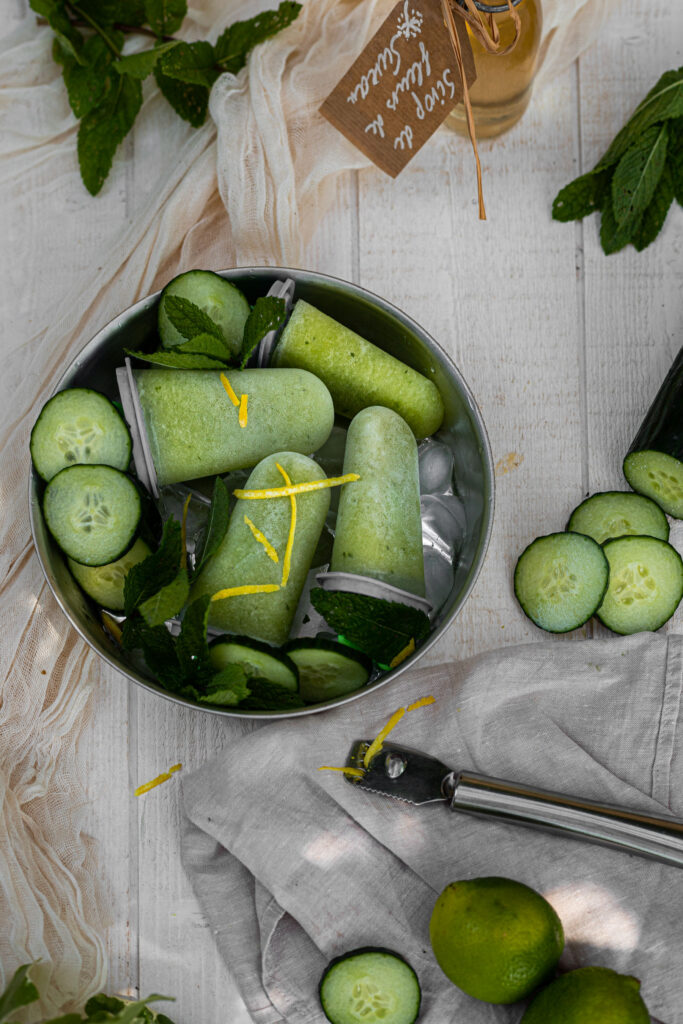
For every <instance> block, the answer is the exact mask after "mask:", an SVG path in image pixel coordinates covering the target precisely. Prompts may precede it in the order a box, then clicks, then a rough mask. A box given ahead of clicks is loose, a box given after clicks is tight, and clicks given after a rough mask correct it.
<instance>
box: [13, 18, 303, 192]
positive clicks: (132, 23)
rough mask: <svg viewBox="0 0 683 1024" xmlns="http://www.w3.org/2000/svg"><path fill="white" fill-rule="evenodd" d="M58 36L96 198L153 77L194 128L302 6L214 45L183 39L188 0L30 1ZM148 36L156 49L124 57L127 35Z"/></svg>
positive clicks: (87, 179) (234, 31) (240, 28)
mask: <svg viewBox="0 0 683 1024" xmlns="http://www.w3.org/2000/svg"><path fill="white" fill-rule="evenodd" d="M29 2H30V5H31V8H32V9H33V10H34V11H35V12H36V14H37V15H39V18H40V19H41V20H42V21H43V22H45V23H47V24H48V25H49V26H50V28H51V29H52V31H53V32H54V35H55V49H54V54H53V55H54V58H55V61H56V62H57V63H58V64H60V65H61V66H62V71H63V76H64V82H65V85H66V87H67V91H68V95H69V103H70V104H71V108H72V110H73V112H74V114H75V116H76V117H77V118H79V119H80V120H81V124H80V127H79V133H78V161H79V166H80V171H81V178H82V179H83V183H84V185H85V187H86V188H87V189H88V191H89V192H90V193H91V194H92V195H97V194H98V192H100V190H101V188H102V186H103V184H104V182H105V180H106V178H107V176H108V174H109V171H110V169H111V166H112V162H113V159H114V154H115V152H116V150H117V149H118V147H119V146H120V144H121V142H122V141H123V139H124V138H125V137H126V135H127V134H128V132H129V131H130V130H131V128H132V126H133V124H134V122H135V118H136V117H137V114H138V112H139V110H140V107H141V106H142V93H141V88H140V87H141V82H142V81H143V79H145V78H147V77H148V76H149V75H150V74H152V73H153V74H154V77H155V79H156V82H157V85H158V87H159V89H160V90H161V93H162V95H163V96H164V97H165V98H166V100H168V102H169V103H170V104H171V106H172V107H173V109H174V110H175V111H176V113H177V114H179V116H180V117H182V118H183V119H184V120H186V121H188V122H189V123H190V124H191V125H192V126H193V127H195V128H199V127H200V126H201V125H202V124H203V123H204V121H205V120H206V114H207V110H208V104H209V91H210V89H211V86H212V85H213V84H214V82H215V81H216V79H217V78H218V77H219V76H220V75H221V74H223V72H225V71H230V72H232V73H233V74H235V73H236V72H237V71H239V70H240V68H242V67H244V65H245V63H246V61H247V57H248V55H249V53H250V52H251V50H252V49H253V48H254V46H256V45H257V44H258V43H261V42H263V41H264V40H265V39H267V38H269V37H270V36H272V35H275V33H277V32H280V31H281V30H282V29H283V28H286V27H287V25H290V24H291V23H292V22H293V21H294V20H295V19H296V17H297V16H298V14H299V11H300V9H301V5H300V4H298V3H293V2H291V0H284V2H283V3H281V4H280V6H279V7H278V8H277V10H274V11H264V12H263V13H262V14H259V15H257V16H256V17H255V18H248V19H246V20H244V21H237V22H234V23H233V24H232V25H230V26H229V27H228V28H227V29H226V30H225V31H224V32H223V34H222V35H221V36H220V37H219V39H218V40H217V43H216V45H215V46H212V45H211V43H209V42H207V41H205V40H197V41H195V42H192V43H187V42H184V41H183V40H180V39H176V38H175V36H174V33H175V32H177V31H178V30H179V29H180V28H181V26H182V23H183V20H184V18H185V16H186V14H187V2H186V0H79V2H77V0H29ZM129 35H133V36H136V35H137V36H141V35H142V36H148V37H150V38H151V39H152V40H153V43H152V45H151V47H150V48H149V49H146V50H141V51H140V52H138V53H135V54H126V55H125V56H124V54H123V53H122V48H123V39H124V37H125V36H129Z"/></svg>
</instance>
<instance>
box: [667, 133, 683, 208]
mask: <svg viewBox="0 0 683 1024" xmlns="http://www.w3.org/2000/svg"><path fill="white" fill-rule="evenodd" d="M667 161H668V163H669V167H670V169H671V177H672V181H673V189H674V198H675V200H676V202H677V203H679V204H680V205H681V206H683V117H679V118H678V119H677V120H676V121H671V123H670V124H669V149H668V156H667Z"/></svg>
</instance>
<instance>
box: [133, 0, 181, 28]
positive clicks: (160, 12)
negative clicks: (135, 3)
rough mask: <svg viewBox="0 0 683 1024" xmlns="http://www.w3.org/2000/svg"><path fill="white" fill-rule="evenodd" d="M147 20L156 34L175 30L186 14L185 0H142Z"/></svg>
mask: <svg viewBox="0 0 683 1024" xmlns="http://www.w3.org/2000/svg"><path fill="white" fill-rule="evenodd" d="M144 2H145V14H146V15H147V22H148V24H149V26H150V28H152V29H153V30H154V31H155V32H156V34H157V35H158V36H171V35H173V33H174V32H177V31H178V29H179V28H180V26H181V25H182V23H183V18H184V17H185V15H186V14H187V3H186V0H144Z"/></svg>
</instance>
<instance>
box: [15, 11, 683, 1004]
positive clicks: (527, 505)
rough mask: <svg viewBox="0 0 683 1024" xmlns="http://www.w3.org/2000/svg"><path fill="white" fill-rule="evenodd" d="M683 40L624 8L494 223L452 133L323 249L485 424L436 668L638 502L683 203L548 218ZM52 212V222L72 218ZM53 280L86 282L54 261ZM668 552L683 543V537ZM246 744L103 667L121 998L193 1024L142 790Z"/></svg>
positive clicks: (216, 983) (219, 986)
mask: <svg viewBox="0 0 683 1024" xmlns="http://www.w3.org/2000/svg"><path fill="white" fill-rule="evenodd" d="M311 2H312V0H311ZM681 44H683V19H682V16H681V11H680V9H679V4H678V3H676V0H625V2H624V4H623V8H622V12H621V15H620V16H618V17H616V18H613V19H612V21H611V23H610V24H609V25H608V26H607V28H606V30H605V32H604V34H603V36H602V38H601V39H600V41H599V42H598V43H597V45H596V46H594V47H593V49H592V50H591V51H590V52H589V53H588V54H587V55H586V56H585V57H583V58H582V59H581V60H580V61H578V62H577V64H576V65H575V66H574V67H572V68H571V69H570V70H569V71H568V72H567V73H566V74H564V75H563V76H562V77H561V78H560V79H558V80H556V81H555V82H554V83H553V84H552V85H551V86H549V87H547V88H546V89H545V90H544V91H543V92H542V93H540V94H538V95H537V96H536V98H535V100H534V102H533V104H532V106H531V108H530V110H529V111H528V113H527V115H526V117H525V118H524V120H523V122H522V123H521V124H520V125H518V126H517V127H516V128H515V129H514V130H513V131H512V132H511V133H510V134H508V135H507V136H505V137H504V138H502V139H500V140H498V141H495V142H493V143H484V144H482V145H481V154H482V163H483V168H484V182H485V190H486V201H487V208H488V213H489V218H490V219H489V221H488V222H487V223H485V224H482V223H479V221H478V220H477V208H476V198H475V178H474V170H473V159H472V154H471V150H470V147H469V145H468V144H467V143H465V142H464V141H463V140H462V139H460V138H458V137H456V136H454V135H451V134H450V133H447V132H444V131H441V132H439V133H438V134H437V136H436V137H435V138H434V139H433V140H432V141H431V142H430V143H429V144H428V145H427V146H426V147H425V149H424V150H423V151H422V152H421V153H420V154H419V155H418V156H417V157H416V158H415V159H414V161H413V162H412V163H411V164H410V165H409V167H408V169H407V170H406V171H405V172H404V173H403V174H402V175H401V176H400V177H399V178H398V179H397V180H396V181H391V180H390V179H389V178H387V177H385V176H383V175H382V174H381V173H380V172H376V171H367V172H363V173H360V174H356V175H351V176H349V178H348V180H346V181H345V182H344V184H343V186H342V187H341V188H340V190H339V196H338V202H337V204H336V207H335V209H334V210H333V211H332V212H331V214H330V215H329V216H328V218H327V219H326V221H325V223H324V224H323V226H322V228H321V229H320V231H319V233H318V236H317V238H316V240H315V243H314V245H313V246H312V247H311V249H310V252H309V254H308V266H309V267H310V268H312V269H315V270H320V271H324V272H326V273H330V274H334V275H337V276H339V277H342V278H347V279H350V280H352V281H355V282H358V283H360V284H362V285H363V286H365V287H366V288H369V289H370V290H372V291H374V292H377V293H379V294H380V295H383V296H385V297H386V298H387V299H389V300H391V301H392V302H394V303H395V304H396V305H398V306H400V307H401V308H403V309H404V310H405V311H406V312H407V313H409V314H410V315H412V316H413V317H414V318H415V319H416V320H418V321H419V322H420V323H422V324H423V325H424V326H425V327H426V329H427V330H428V331H430V332H431V333H432V335H433V336H434V337H435V338H436V339H437V340H438V341H439V342H440V343H441V345H443V346H444V347H445V348H446V349H447V350H448V351H449V352H450V353H451V355H452V356H453V358H454V359H455V361H456V363H457V364H458V366H459V368H460V369H461V371H462V372H463V374H464V376H465V378H466V379H467V381H468V382H469V384H470V386H471V388H472V390H473V392H474V394H475V396H476V398H477V401H478V403H479V406H480V408H481V411H482V413H483V416H484V419H485V421H486V424H487V427H488V431H489V436H490V440H491V445H492V448H493V454H494V461H495V463H496V484H497V495H496V518H495V528H494V533H493V539H492V541H491V545H490V548H489V553H488V558H487V561H486V564H485V566H484V569H483V571H482V573H481V575H480V578H479V580H478V582H477V585H476V588H475V590H474V593H473V595H472V597H471V598H470V600H469V601H468V603H467V605H466V607H465V608H464V610H463V611H462V612H461V614H460V616H459V618H458V619H457V620H456V622H455V624H454V625H453V626H452V627H451V629H450V630H449V631H448V633H447V635H446V636H445V637H444V638H443V639H442V640H441V642H440V643H439V644H438V645H437V646H436V647H435V648H433V649H432V651H431V652H430V653H429V655H428V656H427V658H426V663H432V664H436V663H439V662H441V661H443V660H450V659H454V658H463V657H465V656H469V655H472V654H475V653H477V652H480V651H483V650H486V649H488V648H492V647H496V646H499V645H501V644H515V643H520V642H524V641H532V640H537V639H540V638H541V635H542V634H541V633H540V631H538V630H536V629H535V628H534V626H533V625H532V624H531V623H530V622H529V621H528V620H527V619H525V618H524V616H523V615H522V613H521V611H520V609H519V608H518V606H517V605H516V603H515V600H514V597H513V593H512V587H511V576H512V569H513V566H514V562H515V559H516V557H517V555H518V554H519V552H520V551H521V550H522V548H523V547H524V546H525V545H526V544H527V543H528V542H529V541H530V540H531V539H532V538H533V537H534V536H537V535H539V534H542V533H547V532H550V531H552V530H559V529H562V528H563V527H564V525H565V523H566V520H567V518H568V514H569V512H570V511H571V509H572V508H574V506H575V505H577V504H578V503H579V501H580V500H581V499H582V498H583V497H584V496H585V495H587V494H588V493H589V492H594V491H597V490H604V489H608V488H617V489H623V488H624V487H625V482H624V480H623V478H622V476H621V472H620V464H621V458H622V456H623V453H624V452H625V451H626V449H627V446H628V442H629V441H630V440H631V437H632V435H633V433H634V431H635V428H636V427H637V425H638V423H639V421H640V419H641V418H642V415H643V413H644V412H645V409H646V408H647V406H648V404H649V402H650V400H651V398H652V396H653V395H654V393H655V391H656V389H657V387H658V385H659V383H660V382H661V380H662V379H663V377H664V375H665V373H666V371H667V369H668V367H669V365H670V364H671V362H672V359H673V357H674V355H675V353H676V352H677V351H678V348H679V347H680V345H681V343H683V331H681V326H682V324H683V297H682V292H681V270H682V269H683V210H681V209H680V208H676V209H674V210H672V212H671V213H670V214H669V218H668V221H667V224H666V227H665V230H664V232H663V233H662V235H661V236H660V238H659V239H658V240H657V242H656V243H655V244H654V245H653V246H652V247H651V248H649V249H648V250H647V251H645V252H644V253H642V254H640V255H638V254H636V253H635V251H634V250H633V249H632V248H629V249H628V250H626V251H625V252H622V253H620V254H618V255H615V256H610V257H605V256H604V255H603V253H602V251H601V250H600V248H599V244H598V237H597V231H598V221H597V218H596V217H593V218H591V219H590V220H588V221H586V222H584V223H579V224H557V223H555V222H553V221H552V220H551V218H550V206H551V202H552V199H553V197H554V195H555V194H556V192H557V191H558V189H559V188H560V187H561V186H562V185H564V184H565V183H566V182H567V181H568V180H569V179H570V178H572V177H574V176H575V175H576V174H578V173H580V172H581V171H582V170H586V169H588V168H589V167H590V166H592V164H593V163H594V162H595V161H596V160H597V158H598V156H599V155H600V154H601V153H602V151H603V150H604V149H605V148H606V145H607V143H608V142H609V140H610V139H611V138H612V136H613V135H614V134H615V132H616V131H617V130H618V128H619V127H620V126H621V124H622V123H623V121H624V120H625V118H626V117H627V116H628V114H629V113H630V112H631V110H632V109H633V107H634V106H635V105H636V103H637V102H638V101H639V100H640V99H641V98H642V96H643V95H644V93H645V92H646V91H647V89H649V88H650V87H651V85H652V84H653V83H654V82H655V81H656V79H657V78H658V77H659V75H660V74H661V72H662V71H663V70H665V69H667V68H670V67H676V66H678V65H679V64H681V63H682V62H683V53H682V51H681ZM120 188H121V190H123V191H121V192H120V193H119V194H118V196H117V198H116V205H115V206H111V204H110V206H111V209H112V223H111V224H109V223H108V222H107V220H106V217H105V218H104V219H102V214H101V211H102V209H103V208H104V209H106V205H105V206H104V207H102V206H100V207H99V209H98V217H99V218H100V219H99V220H98V222H97V226H95V223H94V224H93V233H92V237H87V238H81V239H79V250H78V253H77V254H75V257H74V258H75V260H76V262H77V264H78V265H79V266H84V267H85V266H86V265H87V264H88V263H89V262H91V261H93V260H97V258H98V252H99V251H100V250H101V247H103V246H104V245H105V244H106V239H107V238H108V237H109V234H110V231H111V229H113V227H114V223H113V218H114V217H117V218H118V217H120V216H121V215H125V216H128V217H131V216H133V215H134V207H135V203H134V198H133V196H134V193H133V183H131V182H121V183H120ZM126 189H130V190H131V195H130V196H127V195H126V194H125V190H126ZM84 202H92V200H90V199H88V198H84ZM113 202H114V200H112V203H113ZM38 212H40V210H39V211H38ZM43 212H44V215H45V216H50V217H52V218H53V219H54V220H55V224H56V225H57V224H58V221H59V217H60V216H61V214H60V213H59V212H58V211H54V210H45V211H43ZM22 258H23V259H26V260H28V259H29V258H31V255H30V253H29V252H28V251H26V253H25V254H23V255H22ZM41 258H43V257H41ZM10 259H13V257H12V256H11V254H10V253H7V256H6V258H5V261H4V262H5V263H8V262H9V260H10ZM76 269H77V268H76ZM45 272H47V273H50V274H53V275H65V276H66V275H68V274H71V275H72V274H73V273H74V267H73V266H71V267H68V268H65V267H63V266H55V265H52V266H50V265H49V262H48V261H47V260H46V268H45ZM672 539H673V540H674V543H676V544H677V546H678V547H679V549H680V548H681V547H683V529H682V528H681V525H680V524H679V525H678V526H677V527H676V528H675V529H674V531H672ZM677 622H678V628H679V629H680V626H681V624H682V623H683V616H682V615H681V613H680V612H679V615H678V619H677ZM65 628H66V627H65ZM673 628H676V627H675V624H674V626H673ZM595 629H596V627H594V626H592V625H590V624H589V625H588V626H586V627H585V628H584V629H582V630H579V631H577V633H576V634H571V635H570V637H569V638H568V639H563V638H558V640H557V642H558V643H561V642H572V641H573V640H575V639H577V638H579V637H583V636H590V635H591V634H592V633H593V632H594V631H595ZM387 701H388V705H387V706H388V707H389V706H390V705H391V699H390V694H389V693H388V694H387ZM232 735H234V725H233V724H231V723H229V724H228V725H226V724H224V723H221V721H220V720H218V719H217V718H216V717H215V716H211V715H205V714H202V713H200V712H194V711H190V710H184V709H182V708H179V707H176V706H174V705H172V704H169V703H167V702H166V701H163V700H159V699H158V698H155V697H154V696H152V695H151V694H148V693H146V692H145V691H143V690H141V689H140V688H138V687H137V686H134V685H127V684H126V683H125V682H124V680H123V679H122V677H121V676H119V675H117V674H116V673H114V672H110V671H107V670H104V671H103V673H102V684H101V685H100V687H99V688H98V692H97V694H96V697H95V714H94V719H93V721H92V724H91V726H90V728H89V730H88V732H87V734H86V736H85V738H84V741H83V742H84V745H85V746H84V757H85V758H86V759H87V763H88V764H89V765H90V771H89V795H90V797H91V800H92V803H91V805H90V809H89V821H88V826H89V830H90V832H91V834H92V835H93V836H94V837H95V838H96V840H97V841H98V843H99V857H100V863H101V866H102V872H103V874H104V875H105V876H106V878H107V880H108V883H109V885H110V887H111V891H112V894H113V895H112V905H111V915H112V920H113V924H112V926H111V928H110V930H109V932H108V934H107V938H106V944H107V948H108V951H109V955H110V983H109V989H110V991H117V990H118V991H124V992H125V991H127V992H130V993H134V992H136V991H140V992H141V993H143V994H146V993H148V992H150V991H156V992H165V993H169V994H173V995H175V996H176V997H177V1002H176V1004H175V1006H174V1008H173V1010H172V1011H171V1012H172V1015H173V1017H174V1019H175V1020H176V1021H177V1022H178V1024H200V1022H201V1024H220V1022H230V1024H244V1022H247V1020H248V1017H247V1015H246V1012H245V1011H244V1009H243V1008H241V1004H240V1002H239V998H238V997H237V995H236V992H235V989H234V986H233V984H232V982H231V980H230V978H229V977H228V976H227V974H226V971H225V968H224V966H223V964H222V962H221V961H220V959H219V957H218V954H217V952H216V950H215V947H214V944H213V941H212V936H211V933H210V930H209V928H208V926H207V925H206V924H205V923H204V921H203V919H202V916H201V914H200V912H199V909H198V906H197V904H196V902H195V900H194V898H193V896H192V893H191V891H190V887H189V884H188V882H187V880H186V878H185V877H184V874H183V871H182V868H181V866H180V860H179V851H178V826H179V810H178V788H177V786H176V785H174V784H173V783H168V784H166V785H164V786H162V787H160V788H159V789H156V790H154V791H152V792H151V793H150V794H149V795H148V796H147V797H146V798H144V799H135V798H134V797H133V789H134V788H135V786H136V785H138V784H139V783H140V782H143V781H145V780H147V779H150V778H152V777H154V776H155V775H157V774H158V773H159V772H160V771H163V770H165V769H166V768H168V766H169V765H171V764H174V763H175V762H178V761H181V762H182V763H183V765H184V769H185V770H186V771H187V770H191V769H192V768H194V767H196V766H197V765H199V764H201V763H203V762H204V761H205V760H206V759H207V758H209V757H211V756H212V755H213V754H215V753H216V752H217V751H218V750H220V749H221V747H222V746H223V745H224V744H225V743H226V742H228V740H229V738H230V737H231V736H232Z"/></svg>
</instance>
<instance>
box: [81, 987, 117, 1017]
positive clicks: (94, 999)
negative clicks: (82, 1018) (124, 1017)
mask: <svg viewBox="0 0 683 1024" xmlns="http://www.w3.org/2000/svg"><path fill="white" fill-rule="evenodd" d="M125 1006H126V1004H125V1003H124V1001H123V999H117V998H116V996H107V995H105V994H104V992H100V993H99V994H98V995H96V996H91V997H90V999H89V1000H88V1002H87V1003H86V1004H85V1014H86V1017H92V1015H93V1014H94V1013H97V1012H98V1011H99V1010H103V1011H105V1012H106V1013H118V1012H119V1011H120V1010H123V1009H125Z"/></svg>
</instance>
